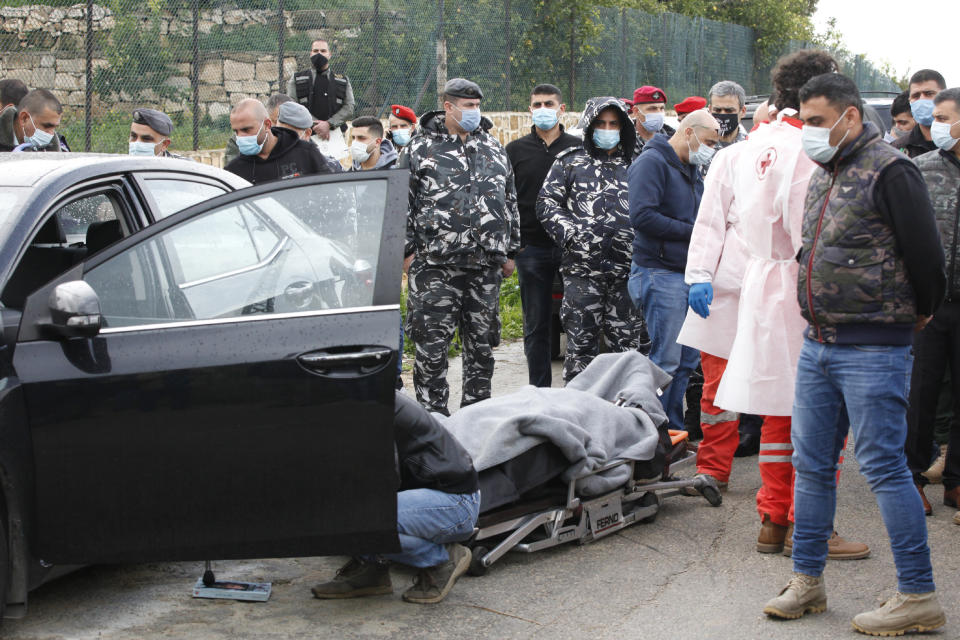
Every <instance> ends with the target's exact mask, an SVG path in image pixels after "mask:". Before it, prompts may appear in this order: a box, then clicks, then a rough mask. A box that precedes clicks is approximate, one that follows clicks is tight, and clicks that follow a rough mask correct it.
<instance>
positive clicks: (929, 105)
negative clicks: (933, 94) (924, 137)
mask: <svg viewBox="0 0 960 640" xmlns="http://www.w3.org/2000/svg"><path fill="white" fill-rule="evenodd" d="M910 113H912V114H913V119H914V120H916V121H917V123H918V124H922V125H923V126H925V127H929V126H930V125H931V124H933V100H930V99H928V98H921V99H920V100H917V101H916V102H911V103H910Z"/></svg>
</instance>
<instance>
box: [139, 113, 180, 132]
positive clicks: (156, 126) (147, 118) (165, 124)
mask: <svg viewBox="0 0 960 640" xmlns="http://www.w3.org/2000/svg"><path fill="white" fill-rule="evenodd" d="M133 121H134V122H135V123H136V124H145V125H147V126H148V127H150V128H151V129H153V130H154V131H156V132H157V133H159V134H160V135H162V136H169V135H170V134H171V133H173V121H172V120H171V119H170V116H168V115H167V114H165V113H164V112H163V111H157V110H156V109H136V110H135V111H134V112H133Z"/></svg>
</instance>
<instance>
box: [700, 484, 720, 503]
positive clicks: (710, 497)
mask: <svg viewBox="0 0 960 640" xmlns="http://www.w3.org/2000/svg"><path fill="white" fill-rule="evenodd" d="M700 493H702V494H703V497H704V498H706V499H707V502H709V503H710V506H711V507H719V506H720V505H721V504H723V496H722V495H720V489H717V488H716V487H714V486H712V485H706V486H705V487H703V488H702V489H701V490H700Z"/></svg>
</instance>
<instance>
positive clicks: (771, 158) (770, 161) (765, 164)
mask: <svg viewBox="0 0 960 640" xmlns="http://www.w3.org/2000/svg"><path fill="white" fill-rule="evenodd" d="M776 162H777V150H776V149H774V148H773V147H770V148H768V149H767V150H765V151H764V152H763V153H761V154H760V157H758V158H757V178H759V179H760V180H763V179H764V178H766V177H767V174H768V173H769V172H770V168H771V167H773V165H774V164H776Z"/></svg>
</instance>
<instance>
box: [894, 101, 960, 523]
mask: <svg viewBox="0 0 960 640" xmlns="http://www.w3.org/2000/svg"><path fill="white" fill-rule="evenodd" d="M933 102H934V108H933V124H932V125H931V126H930V133H931V136H932V139H933V142H934V143H935V144H936V145H937V147H938V149H937V150H936V151H931V152H929V153H925V154H923V155H922V156H920V157H919V158H917V159H916V160H915V162H916V163H917V166H918V167H920V173H921V174H923V179H924V180H925V181H926V183H927V189H928V190H929V191H930V198H931V200H932V201H933V211H934V213H935V214H936V216H937V226H938V227H940V239H941V241H942V242H943V249H944V252H945V253H946V256H947V297H946V300H945V302H944V304H943V306H942V307H940V309H939V311H937V314H936V315H935V316H934V317H933V320H931V321H930V324H928V325H927V326H926V328H925V329H924V330H923V331H921V332H920V333H919V334H917V336H916V340H915V341H914V347H913V353H914V357H915V360H914V363H913V378H912V381H911V384H910V410H909V411H908V413H907V443H906V451H907V463H908V464H909V466H910V471H911V472H912V473H913V479H914V482H916V483H917V489H919V490H920V495H921V496H923V502H924V508H925V509H926V510H927V512H928V513H930V512H932V507H931V506H930V503H929V502H927V498H926V496H924V495H923V486H924V485H925V484H927V482H928V480H927V478H926V476H924V475H922V474H923V472H924V471H926V470H927V467H929V466H930V452H931V449H932V448H933V431H934V423H935V422H936V418H937V415H936V414H937V398H938V396H939V395H940V388H941V385H940V381H941V380H942V379H943V376H944V373H945V372H946V371H947V365H948V364H949V366H950V370H951V371H953V372H954V374H953V376H952V377H951V380H952V382H953V400H954V402H956V401H957V400H958V399H960V388H958V387H957V385H958V384H960V369H958V368H957V367H960V260H958V259H957V256H958V252H960V247H958V246H957V240H958V236H960V230H958V226H957V225H958V221H960V88H956V87H955V88H953V89H945V90H944V91H941V92H940V93H939V94H937V97H936V98H934V100H933ZM954 415H960V412H958V411H957V409H954ZM958 501H960V427H958V425H957V423H956V421H952V422H951V424H950V439H949V442H948V443H947V454H946V461H945V465H944V470H943V503H944V504H945V505H947V506H948V507H953V508H954V509H956V508H957V506H958V504H957V503H958ZM958 514H960V512H958ZM955 520H956V521H957V522H958V524H960V515H958V516H957V518H955Z"/></svg>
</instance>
